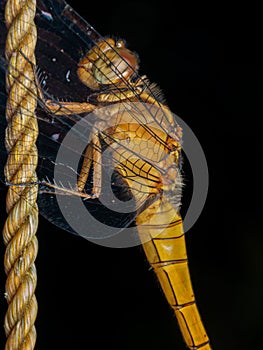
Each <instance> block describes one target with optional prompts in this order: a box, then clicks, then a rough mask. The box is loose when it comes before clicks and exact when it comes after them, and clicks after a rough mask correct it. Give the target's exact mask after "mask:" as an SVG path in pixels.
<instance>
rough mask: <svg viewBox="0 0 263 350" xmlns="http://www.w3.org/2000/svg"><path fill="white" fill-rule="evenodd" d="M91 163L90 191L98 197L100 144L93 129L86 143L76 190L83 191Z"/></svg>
mask: <svg viewBox="0 0 263 350" xmlns="http://www.w3.org/2000/svg"><path fill="white" fill-rule="evenodd" d="M92 163H93V187H92V193H93V197H99V195H100V191H101V176H102V168H101V144H100V139H99V136H98V135H97V134H95V129H93V130H92V133H91V142H90V143H89V144H88V146H87V148H86V150H85V153H84V160H83V164H82V167H81V171H80V175H79V178H78V184H77V186H78V191H79V192H83V190H84V187H85V184H86V182H87V180H88V176H89V173H90V168H91V165H92Z"/></svg>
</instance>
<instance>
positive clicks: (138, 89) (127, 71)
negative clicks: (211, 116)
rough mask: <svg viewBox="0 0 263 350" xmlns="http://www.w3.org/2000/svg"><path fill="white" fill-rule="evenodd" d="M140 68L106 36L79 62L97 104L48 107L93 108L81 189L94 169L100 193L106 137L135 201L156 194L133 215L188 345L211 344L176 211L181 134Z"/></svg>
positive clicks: (63, 110) (60, 110)
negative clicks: (102, 146)
mask: <svg viewBox="0 0 263 350" xmlns="http://www.w3.org/2000/svg"><path fill="white" fill-rule="evenodd" d="M112 67H113V68H112ZM137 69H138V62H137V56H136V55H133V53H132V52H131V51H129V50H128V49H126V48H125V45H124V42H123V41H118V42H115V41H114V40H113V39H106V40H102V41H101V42H99V43H97V45H95V46H94V48H93V49H91V50H90V51H89V52H88V53H87V55H86V56H85V57H84V58H82V59H81V61H80V62H79V68H78V75H79V78H80V80H81V81H82V82H83V83H84V84H86V85H87V86H88V87H89V88H91V89H94V90H96V91H95V92H94V94H93V100H94V99H95V100H96V103H95V104H94V105H93V104H90V103H88V102H83V103H78V102H77V103H74V102H58V103H54V102H52V101H46V106H47V108H48V109H49V110H50V111H52V112H53V113H55V114H64V115H66V114H73V113H84V112H86V113H87V112H93V113H95V114H96V117H97V122H96V123H95V125H94V128H93V130H92V132H91V136H90V143H89V145H88V146H87V148H86V151H85V154H84V162H83V165H82V169H81V172H80V174H79V178H78V191H79V193H81V192H82V191H83V189H84V187H85V183H86V181H87V179H88V175H89V172H90V170H91V169H92V168H93V194H94V195H95V196H97V197H99V195H100V190H101V175H102V173H101V162H102V155H101V149H102V148H101V139H103V141H104V143H106V144H107V145H108V148H109V149H110V150H111V155H112V161H113V164H114V167H115V168H116V169H117V170H118V172H119V173H120V174H121V175H122V176H123V177H124V178H125V180H126V182H127V183H128V186H129V188H130V189H131V191H132V194H133V196H134V198H135V200H136V202H137V203H138V206H139V207H140V205H141V204H143V203H145V202H146V201H147V200H149V199H151V200H150V204H149V205H148V206H147V207H146V208H145V209H144V210H143V211H141V212H140V213H139V214H138V216H137V218H136V224H137V229H138V234H139V236H140V238H141V241H142V243H143V248H144V251H145V254H146V256H147V259H148V261H149V263H150V264H151V266H152V268H153V269H154V271H155V273H156V275H157V277H158V280H159V282H160V284H161V287H162V289H163V291H164V294H165V296H166V298H167V301H168V303H169V304H170V305H171V307H172V308H173V310H174V312H175V315H176V317H177V320H178V323H179V326H180V329H181V332H182V335H183V338H184V340H185V342H186V344H187V346H188V348H189V349H201V350H209V349H211V346H210V344H209V339H208V336H207V334H206V331H205V329H204V326H203V324H202V321H201V318H200V315H199V312H198V309H197V306H196V302H195V297H194V293H193V288H192V284H191V279H190V274H189V270H188V262H187V253H186V246H185V236H184V232H183V224H182V219H181V217H180V214H179V209H180V196H181V187H182V181H181V176H180V169H179V157H180V151H181V136H182V132H181V129H180V127H179V126H178V125H177V124H176V122H175V120H174V118H173V116H172V113H171V112H170V110H169V108H168V107H167V106H166V105H164V104H163V103H161V102H160V101H158V99H157V98H156V96H157V95H158V91H157V93H156V91H154V90H155V88H154V87H153V86H152V85H149V83H148V81H147V80H146V79H145V77H144V78H139V77H138V79H134V77H136V74H137ZM132 78H133V79H132ZM104 107H106V110H105V108H104ZM101 130H102V132H101ZM92 165H93V167H92Z"/></svg>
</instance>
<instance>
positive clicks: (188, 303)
mask: <svg viewBox="0 0 263 350" xmlns="http://www.w3.org/2000/svg"><path fill="white" fill-rule="evenodd" d="M136 223H137V229H138V232H139V235H140V236H141V237H142V239H143V241H144V242H145V240H146V237H147V236H148V241H147V242H145V243H144V244H143V248H144V251H145V254H146V256H147V259H148V261H149V263H150V264H151V266H152V267H153V269H154V271H155V273H156V275H157V277H158V280H159V282H160V284H161V287H162V289H163V291H164V294H165V296H166V298H167V300H168V302H169V304H170V306H171V307H172V308H173V310H174V312H175V315H176V318H177V320H178V323H179V326H180V329H181V332H182V335H183V337H184V340H185V342H186V344H187V346H188V347H189V348H190V349H201V350H209V349H211V346H210V344H209V339H208V336H207V334H206V331H205V328H204V326H203V323H202V320H201V317H200V314H199V311H198V309H197V306H196V302H195V297H194V293H193V288H192V283H191V279H190V273H189V269H188V261H187V252H186V245H185V235H184V231H183V224H182V219H181V216H180V215H179V214H178V213H177V212H176V210H175V208H174V207H173V206H172V205H171V204H170V203H169V200H168V199H167V198H165V197H162V198H159V199H158V200H157V201H156V202H154V203H153V204H152V205H150V206H149V207H148V208H147V209H146V210H144V211H143V212H142V213H141V214H140V215H139V216H138V217H137V219H136Z"/></svg>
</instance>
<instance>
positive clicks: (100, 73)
mask: <svg viewBox="0 0 263 350" xmlns="http://www.w3.org/2000/svg"><path fill="white" fill-rule="evenodd" d="M138 61H139V60H138V56H137V54H136V53H134V52H132V51H130V50H128V49H127V48H126V46H125V43H124V41H123V40H118V41H115V40H113V39H112V38H108V39H104V40H102V41H100V42H98V43H97V45H96V46H94V47H93V48H92V49H91V50H89V51H88V52H87V54H86V55H85V56H84V57H83V58H82V59H81V60H80V62H79V64H78V76H79V79H80V80H81V81H82V83H83V84H85V85H86V86H88V87H89V88H90V89H92V90H97V89H99V88H100V87H101V86H102V85H104V86H105V85H108V86H109V87H110V86H115V85H118V86H122V85H123V86H127V82H129V83H130V81H131V79H132V77H133V76H134V75H136V73H137V71H138V68H139V65H138Z"/></svg>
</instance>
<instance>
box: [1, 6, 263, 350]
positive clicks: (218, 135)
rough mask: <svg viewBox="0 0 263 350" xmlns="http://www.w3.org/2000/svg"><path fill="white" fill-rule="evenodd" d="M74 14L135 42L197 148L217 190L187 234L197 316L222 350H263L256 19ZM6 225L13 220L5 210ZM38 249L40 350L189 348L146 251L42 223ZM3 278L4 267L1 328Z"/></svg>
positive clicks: (220, 10)
mask: <svg viewBox="0 0 263 350" xmlns="http://www.w3.org/2000/svg"><path fill="white" fill-rule="evenodd" d="M70 4H71V5H72V6H73V7H74V8H75V9H76V10H77V11H78V12H79V13H81V15H82V16H83V17H84V18H85V19H86V20H87V21H88V22H89V23H91V24H92V25H93V26H94V27H95V28H96V29H97V30H98V31H99V32H100V33H102V34H103V35H108V34H114V35H116V36H120V37H122V38H125V39H126V40H127V42H128V43H129V46H130V48H131V49H133V50H136V51H137V52H138V54H139V56H140V59H141V73H142V74H147V75H148V77H149V78H150V79H151V81H155V82H157V83H158V85H159V86H160V87H161V88H162V91H163V92H164V94H165V96H166V99H167V101H168V104H169V106H170V108H171V110H172V111H173V112H174V113H176V114H178V115H179V116H180V117H181V118H183V119H184V121H185V122H187V123H188V125H189V126H190V127H191V128H192V130H193V131H194V132H195V134H196V135H197V137H198V138H199V141H200V143H201V145H202V146H203V149H204V151H205V154H206V158H207V162H208V166H209V173H210V187H209V194H208V199H207V202H206V205H205V208H204V210H203V212H202V214H201V216H200V218H199V220H198V222H197V223H196V224H195V226H194V227H193V228H192V229H191V231H190V232H188V233H187V246H188V255H189V264H190V269H191V275H192V281H193V284H194V289H195V294H196V298H197V302H198V306H199V309H200V312H201V315H202V319H203V321H204V323H205V325H206V328H207V332H208V334H209V336H210V338H211V342H212V345H213V348H214V349H215V350H216V349H218V350H219V349H224V350H230V349H231V350H233V349H239V350H240V349H250V348H253V349H261V346H262V338H261V333H262V330H261V329H262V325H263V324H262V312H263V307H262V303H261V299H262V293H263V280H262V266H263V260H262V243H263V239H262V234H261V231H262V229H261V227H262V224H261V216H262V215H260V214H261V212H262V204H261V194H260V190H261V171H260V168H259V166H260V163H261V161H262V145H261V139H262V135H261V120H260V115H259V109H258V108H257V99H258V97H259V95H260V94H261V90H262V89H261V79H260V73H261V72H262V61H260V58H259V47H260V46H261V40H259V37H260V33H259V20H258V17H257V12H258V9H255V8H252V6H251V7H249V8H248V7H245V6H244V7H241V5H240V4H239V6H238V7H235V8H233V9H231V8H230V7H229V5H224V4H222V3H221V2H220V3H219V2H218V3H217V4H216V3H214V7H213V8H212V7H207V6H203V7H202V6H201V5H200V4H199V3H198V5H196V7H192V6H190V4H189V6H188V5H187V6H186V7H187V8H184V9H183V8H179V7H178V6H175V7H173V6H172V3H170V2H168V1H160V2H159V3H158V4H155V3H152V2H150V1H140V2H139V1H138V2H137V1H126V2H120V1H117V0H116V1H115V2H112V3H110V2H109V3H107V4H105V3H101V2H98V1H97V2H93V3H92V4H88V3H87V2H85V6H84V5H83V4H81V2H80V1H78V2H77V1H74V2H73V1H71V2H70ZM185 197H186V199H187V198H188V197H189V193H188V192H187V190H186V191H185ZM1 201H3V196H2V193H1ZM0 215H1V219H2V220H1V222H4V211H3V210H1V212H0ZM38 239H39V244H40V250H39V254H38V257H37V261H36V266H37V271H38V285H37V291H36V294H37V299H38V303H39V312H38V318H37V322H36V327H37V332H38V339H37V345H36V349H50V350H51V349H90V348H95V349H97V348H99V347H100V346H103V347H105V348H108V349H125V350H126V349H127V350H128V349H134V348H138V349H151V350H154V349H162V350H164V349H167V350H168V349H169V350H170V349H178V350H179V349H182V350H183V349H185V345H184V342H183V340H182V338H181V335H180V333H179V331H178V327H177V323H176V320H175V318H174V316H173V314H172V311H171V310H170V308H169V306H168V305H167V303H166V300H165V298H164V296H163V295H162V292H161V291H160V288H159V286H158V283H157V281H156V278H155V276H154V275H153V272H152V271H149V267H148V264H147V262H146V259H145V257H144V254H143V251H142V248H141V247H135V248H129V249H110V248H105V247H101V246H98V245H94V244H92V243H90V242H89V241H86V240H84V239H82V238H79V237H76V236H73V235H70V234H69V233H67V232H63V231H60V230H58V229H57V228H56V227H55V226H53V225H51V224H49V223H48V222H47V221H46V220H44V219H43V218H41V219H40V226H39V232H38ZM1 254H2V255H1V256H3V254H4V247H3V244H2V245H1ZM4 280H5V276H4V272H3V268H2V269H1V287H2V289H1V295H2V297H1V305H2V306H1V319H3V317H4V313H5V308H6V306H5V300H4V297H3V293H4ZM2 323H3V322H2ZM94 342H95V343H94ZM3 344H4V333H3V331H2V333H1V347H2V348H3V347H4V345H3ZM92 344H93V345H92ZM94 344H95V345H94Z"/></svg>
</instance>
